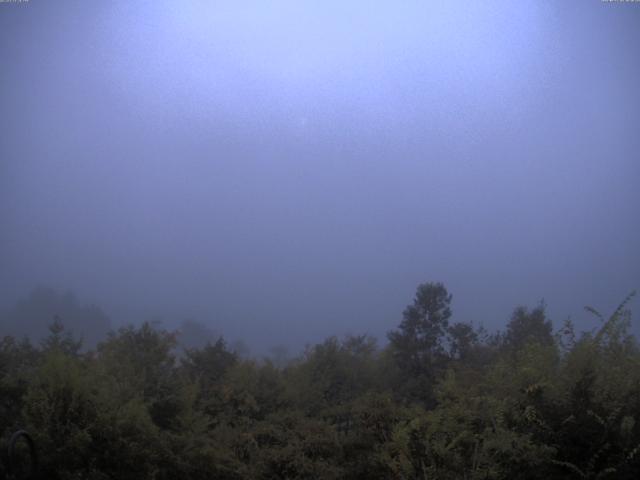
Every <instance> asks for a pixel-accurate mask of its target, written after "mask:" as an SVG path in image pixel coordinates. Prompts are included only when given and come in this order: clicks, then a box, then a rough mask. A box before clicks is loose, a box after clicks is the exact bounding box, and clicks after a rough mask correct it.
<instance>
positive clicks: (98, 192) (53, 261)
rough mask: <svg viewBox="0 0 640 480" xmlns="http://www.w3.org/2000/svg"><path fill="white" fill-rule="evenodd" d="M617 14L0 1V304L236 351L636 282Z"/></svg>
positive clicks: (637, 160)
mask: <svg viewBox="0 0 640 480" xmlns="http://www.w3.org/2000/svg"><path fill="white" fill-rule="evenodd" d="M639 44H640V6H638V4H634V3H625V2H601V1H598V0H588V1H573V2H556V1H522V2H517V5H516V3H514V2H510V1H506V0H505V1H487V2H418V1H407V2H365V1H360V0H357V1H352V2H338V1H333V0H328V1H327V0H325V1H323V2H311V1H308V2H302V1H278V2H248V1H247V2H240V1H234V2H205V1H195V0H194V1H175V0H174V1H164V0H159V1H158V0H156V1H153V2H151V1H109V2H106V1H105V2H86V1H60V2H44V1H39V0H31V1H28V2H24V3H0V65H1V67H0V128H1V132H2V134H1V135H0V310H4V311H9V310H10V309H12V308H14V307H13V305H14V304H15V303H16V302H17V301H19V300H20V299H24V298H26V297H27V296H28V295H29V292H30V291H32V290H33V289H34V288H35V287H38V286H47V287H51V288H53V289H55V290H56V291H59V292H67V291H71V292H74V294H75V295H76V298H77V299H78V301H79V302H80V303H81V304H87V305H89V304H95V305H98V306H99V307H100V308H101V309H102V311H103V312H104V313H105V314H106V315H107V316H108V317H109V318H110V321H111V324H112V325H114V326H118V325H122V324H124V323H127V322H140V321H143V320H147V319H149V318H155V319H160V320H162V321H163V323H164V324H166V325H168V326H176V325H178V324H179V323H180V322H182V321H183V320H185V319H195V320H198V321H200V322H202V323H204V324H206V325H207V326H208V327H210V328H211V329H213V330H215V331H216V332H220V333H222V334H223V335H225V337H227V338H229V339H231V340H235V339H242V340H243V341H244V342H246V343H247V345H249V347H250V348H251V349H252V350H253V351H261V350H265V349H268V348H270V347H272V346H274V345H279V344H284V345H287V346H290V347H292V348H298V347H302V346H303V345H304V344H305V343H306V342H316V341H320V340H322V339H323V338H325V337H326V336H328V335H333V334H337V335H342V334H345V333H369V334H371V335H374V336H376V337H378V338H379V339H380V340H381V341H384V337H385V333H386V332H387V331H389V330H390V329H392V328H395V327H396V325H397V324H398V322H399V321H400V319H401V314H402V310H403V309H404V307H405V306H406V305H407V304H408V303H410V302H411V300H412V298H413V295H414V292H415V289H416V286H417V285H418V284H420V283H421V282H426V281H441V282H443V283H444V284H445V285H446V286H447V288H448V290H449V291H450V292H451V293H452V294H453V302H452V310H453V317H452V318H454V319H456V320H459V321H473V322H474V323H475V324H476V325H478V324H483V325H484V326H485V327H487V328H488V329H491V330H495V329H499V328H502V327H503V326H504V324H505V322H506V321H507V319H508V318H509V316H510V314H511V312H512V310H513V308H514V307H516V306H517V305H521V304H522V305H529V306H531V305H536V304H538V303H539V302H540V301H541V300H543V299H544V301H545V302H546V304H547V306H548V313H549V316H550V317H551V318H552V319H553V320H554V322H555V325H556V326H559V325H560V323H561V322H562V321H563V320H564V319H565V318H567V317H569V316H570V317H571V318H572V319H573V320H574V321H575V322H576V324H577V326H578V327H579V328H580V329H588V328H592V326H593V322H594V320H593V317H592V316H590V315H589V314H588V313H587V312H585V311H584V310H583V307H584V306H585V305H592V306H594V307H596V308H598V309H600V310H602V311H604V312H610V311H611V310H612V309H614V308H615V307H616V305H617V304H618V303H619V302H620V301H621V300H622V299H623V298H624V297H625V296H626V295H627V294H628V293H629V292H630V291H631V290H633V289H635V288H638V287H640V254H639V252H638V246H639V245H640V222H639V220H638V219H639V218H640V215H639V214H638V206H640V189H639V188H638V182H639V179H640V157H639V154H638V152H639V151H640V135H639V125H640V88H638V86H639V83H638V82H639V79H640V55H638V45H639Z"/></svg>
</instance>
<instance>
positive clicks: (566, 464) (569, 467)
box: [551, 460, 587, 478]
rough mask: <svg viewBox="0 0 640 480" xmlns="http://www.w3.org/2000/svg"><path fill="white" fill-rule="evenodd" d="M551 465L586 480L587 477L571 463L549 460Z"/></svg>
mask: <svg viewBox="0 0 640 480" xmlns="http://www.w3.org/2000/svg"><path fill="white" fill-rule="evenodd" d="M551 463H553V464H554V465H558V466H559V467H564V468H566V469H567V470H571V471H572V472H573V473H575V474H577V475H579V476H580V478H587V475H586V474H585V473H584V472H583V471H582V470H580V469H579V468H578V467H577V466H576V465H574V464H573V463H571V462H563V461H561V460H551Z"/></svg>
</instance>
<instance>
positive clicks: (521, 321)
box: [504, 303, 553, 350]
mask: <svg viewBox="0 0 640 480" xmlns="http://www.w3.org/2000/svg"><path fill="white" fill-rule="evenodd" d="M552 331H553V326H552V324H551V321H550V320H548V319H547V315H546V312H545V305H544V303H541V304H540V305H538V306H537V307H536V308H534V309H533V310H531V311H529V310H528V309H527V308H526V307H522V306H520V307H518V308H516V309H515V310H514V312H513V314H512V315H511V320H510V321H509V323H508V325H507V333H506V335H505V338H504V342H505V346H506V347H507V348H509V349H513V350H518V349H521V348H522V347H524V346H525V345H526V344H527V343H539V344H541V345H552V344H553V333H552Z"/></svg>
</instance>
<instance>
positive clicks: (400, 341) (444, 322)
mask: <svg viewBox="0 0 640 480" xmlns="http://www.w3.org/2000/svg"><path fill="white" fill-rule="evenodd" d="M451 298H452V296H451V294H450V293H449V292H448V291H447V289H446V288H445V286H444V285H443V284H442V283H431V282H429V283H423V284H421V285H419V286H418V289H417V291H416V296H415V298H414V300H413V304H412V305H409V306H407V308H406V309H405V310H404V312H403V320H402V322H401V323H400V326H399V328H398V330H395V331H391V332H389V334H388V338H389V341H390V348H391V350H392V354H393V357H394V359H395V361H396V362H397V364H398V367H400V369H401V371H402V372H403V376H405V382H404V383H405V384H407V383H408V384H414V385H410V386H409V388H408V390H409V391H408V392H407V393H409V395H410V396H412V397H417V398H416V399H421V400H423V401H425V402H427V403H429V402H430V401H431V400H432V395H431V391H432V389H433V383H434V381H435V378H436V377H437V373H438V371H442V369H443V367H444V363H445V362H446V359H447V354H446V352H445V348H444V339H445V334H446V331H447V327H448V326H449V318H450V317H451V308H450V304H451Z"/></svg>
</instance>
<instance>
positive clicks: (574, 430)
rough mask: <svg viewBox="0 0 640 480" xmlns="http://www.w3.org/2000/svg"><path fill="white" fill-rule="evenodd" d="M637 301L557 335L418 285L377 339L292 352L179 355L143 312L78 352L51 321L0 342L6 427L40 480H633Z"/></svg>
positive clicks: (0, 409) (173, 339) (639, 370)
mask: <svg viewBox="0 0 640 480" xmlns="http://www.w3.org/2000/svg"><path fill="white" fill-rule="evenodd" d="M630 299H631V297H629V298H627V299H626V300H625V301H624V302H623V303H622V304H621V306H620V307H619V308H618V309H616V310H615V311H614V313H613V314H612V315H611V316H610V317H608V318H606V317H605V316H603V315H601V314H600V313H599V312H597V311H596V310H595V309H592V308H589V309H588V310H589V311H590V312H592V313H594V314H595V315H596V316H597V317H598V318H600V320H601V321H602V324H601V326H600V328H598V329H596V330H595V331H593V332H587V333H584V334H577V333H576V332H575V330H574V327H573V325H572V324H571V323H570V322H566V323H565V324H564V325H563V326H562V328H561V329H560V331H559V332H558V333H557V334H556V335H554V332H553V328H552V325H551V322H550V320H549V319H548V318H547V317H546V313H545V310H544V306H543V305H541V306H538V307H536V308H534V309H533V310H528V309H526V308H524V307H518V308H517V309H516V310H515V311H514V313H513V316H512V317H511V320H510V322H509V324H508V325H507V328H506V331H505V332H504V333H497V334H494V335H488V334H487V333H486V332H485V331H484V330H483V329H481V328H475V327H474V326H473V325H471V324H468V323H461V322H456V323H451V324H450V323H449V319H450V317H451V315H452V314H451V308H450V303H451V295H450V294H449V293H448V292H447V290H446V288H444V286H443V285H442V284H434V283H430V284H423V285H421V286H420V287H418V291H417V294H416V297H415V300H414V302H413V304H412V305H410V306H409V307H407V309H406V310H405V311H404V314H403V320H402V322H401V323H400V325H399V327H398V329H397V330H394V331H393V332H391V333H390V334H389V340H390V342H389V344H388V345H387V346H385V347H383V348H380V347H378V346H377V345H376V342H375V340H374V339H373V338H371V337H368V336H355V337H347V338H344V339H338V338H336V337H331V338H328V339H327V340H325V341H324V342H322V343H320V344H318V345H314V346H311V347H309V348H307V350H306V351H305V352H304V353H303V354H302V355H300V356H299V357H297V358H291V359H288V360H287V361H286V362H280V361H277V362H272V361H271V360H269V359H265V360H261V361H259V360H255V359H247V358H242V357H241V356H239V355H238V354H237V353H235V351H233V350H232V349H230V348H229V347H228V346H227V344H226V342H225V341H224V339H222V338H218V339H217V340H215V341H210V342H208V343H206V344H203V345H201V346H200V347H199V348H189V349H187V350H186V351H185V352H184V353H181V352H180V351H179V350H178V349H177V346H178V343H177V342H178V339H177V335H176V333H172V332H167V331H164V330H159V329H157V328H154V326H153V325H151V324H148V323H145V324H142V325H141V326H138V327H133V326H129V327H125V328H121V329H119V330H118V331H115V332H112V333H110V334H109V335H108V336H107V338H106V339H104V340H103V341H102V343H100V344H99V345H98V346H97V348H95V349H91V350H88V351H83V350H82V346H81V343H80V342H79V340H77V338H76V337H74V336H73V335H71V334H68V333H67V332H66V331H65V330H64V328H63V325H62V321H61V320H57V321H55V322H54V324H53V325H52V326H51V328H50V333H49V336H48V337H47V338H45V339H43V340H42V341H41V342H40V343H39V344H38V345H37V346H34V345H32V344H31V343H30V342H29V341H27V340H20V341H18V340H16V339H14V338H13V337H5V338H4V339H2V340H0V433H1V434H2V436H3V438H4V439H5V441H6V439H7V438H8V436H9V435H10V433H11V432H13V431H15V430H16V429H18V428H26V429H28V431H30V432H31V433H32V435H33V436H34V438H35V440H36V443H37V445H38V449H39V451H40V453H41V455H40V458H41V472H40V473H41V476H42V478H58V479H96V480H97V479H114V478H115V479H134V478H135V479H173V478H184V479H207V478H219V479H234V480H235V479H283V480H284V479H323V480H324V479H327V480H329V479H427V478H428V479H443V480H446V479H469V480H471V479H478V480H479V479H510V478H523V479H543V478H545V479H546V478H576V479H596V478H616V479H632V478H637V477H638V475H639V474H640V419H639V418H638V415H639V413H638V412H640V348H639V346H638V344H637V342H636V339H635V338H634V337H633V336H632V335H631V334H630V333H629V325H630V322H631V313H630V311H629V310H628V304H629V301H630ZM4 460H5V461H6V458H4ZM2 468H4V463H3V466H0V477H3V476H4V474H3V472H2V470H1V469H2Z"/></svg>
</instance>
